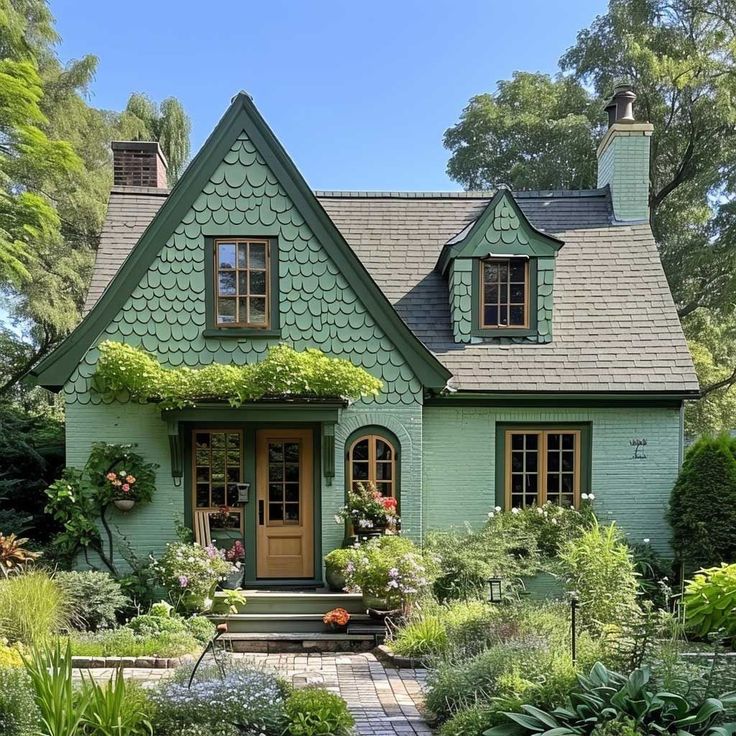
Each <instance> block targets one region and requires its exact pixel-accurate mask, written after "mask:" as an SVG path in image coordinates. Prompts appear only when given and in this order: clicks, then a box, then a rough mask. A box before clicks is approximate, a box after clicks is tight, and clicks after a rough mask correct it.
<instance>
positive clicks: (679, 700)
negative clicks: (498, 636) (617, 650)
mask: <svg viewBox="0 0 736 736" xmlns="http://www.w3.org/2000/svg"><path fill="white" fill-rule="evenodd" d="M649 680H650V672H649V669H648V668H641V669H637V670H634V671H633V672H632V673H631V674H630V675H629V676H628V677H626V676H624V675H620V674H618V673H615V672H611V671H609V670H607V669H606V668H605V667H604V666H603V665H602V664H601V663H600V662H599V663H597V664H596V665H595V666H594V667H593V669H592V670H591V671H590V674H589V675H588V676H587V677H582V676H581V677H580V678H579V687H577V688H575V692H574V693H573V694H571V696H570V697H569V698H568V700H567V702H566V704H565V707H564V708H555V709H554V710H551V711H548V710H545V709H540V708H536V707H534V706H531V705H523V706H522V707H521V709H520V710H521V712H520V713H517V712H509V713H506V716H507V722H506V723H504V724H501V725H498V726H494V727H493V728H491V729H489V730H488V731H487V732H486V736H525V735H526V734H538V733H542V732H545V733H550V732H554V733H560V734H565V733H568V734H582V733H591V732H593V733H595V732H596V731H595V729H596V728H601V732H602V733H604V734H606V735H607V736H630V735H631V734H634V733H636V734H639V733H645V734H649V733H658V734H666V733H678V734H688V735H690V736H706V734H717V733H721V734H723V733H725V734H728V733H732V732H733V731H732V730H731V729H729V728H727V729H726V730H725V731H719V730H718V727H719V726H720V724H722V723H723V721H724V716H725V713H726V708H727V707H728V706H732V705H733V704H734V703H736V693H731V694H730V695H727V696H722V698H720V699H717V698H711V699H708V700H706V701H703V702H693V703H690V702H688V701H687V700H686V699H685V698H683V697H681V696H679V695H675V694H674V693H667V692H660V693H657V692H654V691H653V690H652V689H651V688H650V687H649V686H648V684H649ZM610 721H618V722H619V723H618V724H616V725H615V726H613V725H608V722H610Z"/></svg>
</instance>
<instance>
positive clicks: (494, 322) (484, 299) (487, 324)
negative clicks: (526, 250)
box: [480, 258, 529, 329]
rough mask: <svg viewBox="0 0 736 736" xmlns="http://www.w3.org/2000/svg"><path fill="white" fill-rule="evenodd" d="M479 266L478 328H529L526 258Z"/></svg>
mask: <svg viewBox="0 0 736 736" xmlns="http://www.w3.org/2000/svg"><path fill="white" fill-rule="evenodd" d="M480 267H481V279H480V280H481V294H480V327H482V328H488V329H499V328H501V329H502V328H514V327H517V328H524V327H528V326H529V320H528V317H529V315H528V312H529V308H528V299H529V261H528V259H526V258H491V259H488V260H484V261H481V263H480Z"/></svg>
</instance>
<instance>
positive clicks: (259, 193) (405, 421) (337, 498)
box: [64, 135, 422, 554]
mask: <svg viewBox="0 0 736 736" xmlns="http://www.w3.org/2000/svg"><path fill="white" fill-rule="evenodd" d="M235 235H245V236H247V235H260V236H268V237H271V238H275V239H277V241H278V245H279V296H280V324H281V337H280V338H242V337H241V338H234V337H203V334H202V333H203V331H204V330H205V327H206V322H207V319H206V311H205V302H206V300H205V290H206V288H207V285H206V282H205V276H204V272H205V268H204V259H205V257H206V256H205V247H204V246H205V238H207V237H217V236H223V237H231V236H235ZM104 339H112V340H120V341H123V342H126V343H129V344H133V345H141V346H143V347H144V348H145V349H147V350H149V351H150V352H152V353H154V354H156V355H158V356H159V358H160V360H161V361H162V362H164V363H165V364H166V365H170V366H180V365H186V366H191V367H197V366H202V365H208V364H210V363H212V362H219V363H235V364H245V363H249V362H253V361H255V360H258V359H259V358H260V357H262V356H263V355H264V354H265V352H266V350H267V348H268V346H269V345H274V344H277V343H278V342H281V341H283V342H287V343H288V344H290V345H292V346H293V347H295V348H296V349H298V350H301V349H305V348H308V347H319V348H320V349H322V350H324V351H325V352H326V353H328V354H330V355H334V356H338V357H342V358H347V359H348V360H350V361H352V362H353V363H354V364H356V365H360V366H362V367H364V368H365V369H366V370H368V371H369V372H371V373H372V374H374V375H376V376H378V377H380V378H381V379H382V380H383V381H384V390H383V391H382V392H381V394H380V395H379V396H378V397H376V399H375V400H371V401H360V402H357V403H356V404H355V405H354V406H352V407H350V408H349V409H347V410H346V411H345V412H344V414H343V417H344V419H343V422H342V423H341V424H340V425H339V426H338V427H337V430H336V435H337V437H336V477H335V478H334V481H333V482H332V484H331V485H327V482H326V480H325V479H323V483H322V527H323V535H324V551H329V550H330V549H332V548H333V547H334V546H338V545H339V544H340V543H341V542H342V528H341V527H339V526H338V525H337V524H335V522H334V518H333V517H334V514H335V513H336V511H337V509H338V508H339V507H340V506H341V505H342V503H343V502H344V482H345V480H344V463H343V462H342V458H343V457H344V448H343V443H344V438H345V437H347V435H348V434H349V433H350V432H351V431H353V430H354V429H356V428H357V427H359V426H362V425H363V424H378V425H381V426H385V427H387V428H388V429H390V430H391V431H392V432H394V434H396V435H397V437H398V438H399V440H400V441H401V463H402V479H406V480H405V482H403V483H402V499H404V503H405V508H406V509H407V513H406V515H405V526H406V529H407V533H409V534H411V535H412V536H415V537H417V538H418V537H419V536H420V534H421V530H420V520H421V485H420V478H421V402H422V386H421V385H420V383H419V381H418V380H417V378H416V377H415V375H414V374H413V372H412V370H411V369H410V368H409V367H408V365H407V363H406V361H405V359H404V358H403V356H402V355H401V354H400V353H399V352H398V350H397V349H396V348H395V347H394V345H393V344H392V342H391V340H390V339H389V338H388V337H387V336H386V334H385V332H384V330H383V329H382V327H381V326H380V325H379V324H377V322H376V321H375V320H374V319H373V318H372V317H371V315H370V314H369V313H368V312H367V310H366V309H365V307H364V306H363V304H362V303H361V302H360V300H359V299H358V297H357V296H356V293H355V291H354V290H353V289H352V288H351V287H350V285H349V284H348V283H347V281H346V279H345V278H344V277H343V275H342V274H341V273H340V272H339V270H338V268H337V266H336V265H335V263H334V262H333V261H332V260H331V259H330V257H329V256H328V255H327V253H326V252H325V250H324V248H322V246H321V245H320V243H319V242H318V241H317V240H316V238H315V237H314V235H313V234H312V232H311V230H310V229H309V227H308V226H307V225H306V223H305V222H304V220H303V219H302V217H301V216H300V214H299V213H298V212H297V211H296V209H295V208H294V206H293V204H292V202H291V201H290V199H289V198H288V197H287V196H286V193H285V192H284V190H283V189H282V187H281V186H280V185H279V183H278V182H277V181H276V179H275V177H274V176H273V174H272V173H271V171H270V170H269V169H268V167H267V166H266V163H265V161H264V160H263V159H262V158H261V157H260V155H259V154H258V153H256V151H255V149H254V147H253V146H252V144H251V143H250V141H249V140H248V139H247V138H246V137H245V136H244V135H241V136H240V138H239V139H238V140H237V141H236V142H235V144H234V145H233V146H232V148H231V150H230V152H229V153H228V154H227V156H226V157H225V161H224V162H223V163H222V164H221V165H220V166H219V167H218V168H217V170H216V172H215V173H214V174H213V176H212V177H211V178H210V180H209V182H208V183H207V185H206V186H205V187H204V190H203V192H202V193H201V194H200V196H199V197H197V199H196V201H195V202H194V204H193V205H192V207H191V208H190V210H189V211H188V212H187V213H186V215H185V216H184V217H183V219H182V222H181V224H180V225H179V226H178V227H177V228H176V230H175V232H174V234H173V236H172V237H171V238H170V239H169V241H168V242H167V243H165V244H164V245H163V247H162V249H161V252H160V253H159V254H158V256H157V257H156V259H155V260H154V262H153V264H152V265H151V267H150V268H149V269H148V271H147V273H146V274H145V276H144V277H143V278H142V279H141V281H140V283H139V284H138V285H136V286H135V288H134V289H133V292H132V294H131V296H130V297H129V298H128V300H127V301H126V303H125V306H124V307H123V308H122V309H121V310H120V311H119V312H118V314H117V315H116V317H115V318H114V319H113V321H112V323H111V324H110V325H109V326H108V327H107V329H106V330H105V331H104V333H103V334H102V335H101V336H100V337H99V338H98V340H97V341H96V343H99V342H100V341H102V340H104ZM96 359H97V350H96V348H92V349H90V350H89V351H88V352H87V354H86V355H85V357H84V360H83V361H82V363H80V365H79V367H78V368H77V370H76V371H75V372H74V375H73V376H72V378H71V379H70V381H69V382H68V383H67V385H66V386H65V389H64V392H65V398H66V403H67V419H68V421H67V448H68V449H67V453H68V462H69V464H71V465H75V466H81V465H83V464H84V462H85V461H86V459H87V455H88V453H89V449H90V446H91V444H92V442H95V441H108V442H137V443H138V444H139V446H140V448H141V450H142V451H143V453H144V454H145V455H146V457H147V459H150V460H153V461H155V462H157V463H159V464H160V465H161V468H160V470H159V472H158V477H157V494H156V498H155V500H154V502H153V504H151V505H150V506H149V507H146V508H141V509H137V510H136V511H135V512H134V513H131V514H129V515H127V516H124V515H120V518H116V520H115V522H116V523H117V524H118V525H119V526H120V528H121V530H122V531H123V532H124V533H125V534H126V535H129V536H130V539H131V542H132V543H133V544H134V547H135V548H136V550H137V551H138V552H140V553H143V554H145V553H148V552H149V551H154V552H156V551H160V550H161V549H162V548H163V546H164V545H165V543H166V542H167V541H170V540H171V539H172V538H173V536H174V524H173V520H174V517H175V515H176V514H180V515H181V514H183V510H184V493H185V489H184V486H181V487H178V488H177V487H176V486H174V484H173V482H172V480H171V474H170V458H169V449H168V438H167V434H166V425H165V424H164V422H163V421H162V420H161V417H160V412H159V410H158V408H157V407H156V406H152V405H148V406H141V405H136V404H129V403H117V402H111V403H104V402H103V399H102V397H101V396H99V395H97V394H95V392H94V391H93V390H92V389H91V377H92V374H93V372H94V366H95V363H96ZM415 448H416V449H415Z"/></svg>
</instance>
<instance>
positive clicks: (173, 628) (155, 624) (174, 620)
mask: <svg viewBox="0 0 736 736" xmlns="http://www.w3.org/2000/svg"><path fill="white" fill-rule="evenodd" d="M125 628H126V629H130V630H131V631H133V632H134V633H135V634H138V635H139V636H142V637H147V638H152V637H157V636H160V635H161V634H181V635H188V636H192V637H194V638H195V639H196V640H197V641H198V642H200V643H201V644H206V643H207V642H208V641H209V640H210V639H211V638H212V637H213V635H214V633H215V625H214V624H213V623H212V622H211V621H210V620H209V619H207V618H205V617H204V616H192V617H191V618H183V617H182V616H177V615H173V616H155V615H153V614H145V615H143V616H136V617H135V618H134V619H131V620H130V621H129V622H128V623H127V624H125Z"/></svg>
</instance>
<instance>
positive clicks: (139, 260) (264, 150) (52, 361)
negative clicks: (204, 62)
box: [30, 92, 452, 390]
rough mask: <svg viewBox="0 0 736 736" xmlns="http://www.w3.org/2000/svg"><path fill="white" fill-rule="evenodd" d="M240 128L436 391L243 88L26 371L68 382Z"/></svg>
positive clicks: (406, 334)
mask: <svg viewBox="0 0 736 736" xmlns="http://www.w3.org/2000/svg"><path fill="white" fill-rule="evenodd" d="M243 131H245V133H246V135H247V136H248V138H249V139H250V140H251V141H252V143H253V145H254V146H255V147H256V150H257V151H258V153H259V154H260V155H261V156H262V157H263V159H264V160H265V161H266V164H267V165H268V166H269V168H270V169H271V171H272V172H273V174H274V176H275V177H276V178H277V179H278V181H279V183H280V184H281V186H282V187H283V188H284V190H285V191H286V193H287V195H288V196H289V197H290V198H291V200H292V202H293V203H294V206H295V207H296V209H297V210H298V211H299V213H300V214H301V216H302V217H303V218H304V220H305V222H306V223H307V225H308V226H309V228H310V229H311V230H312V232H313V233H314V236H315V238H316V239H317V240H318V241H319V242H320V243H321V245H322V246H323V247H324V248H325V250H326V251H327V253H328V254H329V256H330V257H331V258H332V259H333V260H334V262H335V265H336V266H337V267H338V269H339V270H340V272H341V273H342V275H343V277H344V278H345V279H346V280H347V282H348V283H349V284H350V286H351V287H352V288H353V290H354V291H355V293H356V294H357V296H358V298H359V299H360V301H361V302H362V304H363V306H364V307H365V308H366V310H367V311H368V312H369V314H371V316H372V317H373V319H375V320H376V322H377V323H378V324H379V325H380V326H381V328H382V329H383V330H384V332H385V333H386V336H387V337H388V338H389V339H390V340H391V342H393V344H394V345H395V346H396V348H397V350H399V352H400V353H401V354H402V355H403V357H404V359H405V360H406V362H407V364H408V365H409V367H410V368H411V370H412V371H413V372H414V375H415V376H416V377H417V379H418V380H419V381H420V382H421V383H422V385H423V386H424V387H425V388H428V389H442V388H444V387H445V385H446V384H447V381H448V380H449V379H450V377H451V375H452V374H451V373H450V372H449V371H448V370H447V369H446V368H445V367H444V366H443V365H442V364H441V363H440V362H439V361H438V360H437V358H436V357H435V356H434V355H432V353H431V352H430V351H429V350H428V349H427V348H426V347H425V345H424V344H423V343H422V342H420V340H419V339H418V338H417V337H416V335H414V333H412V332H411V330H410V329H409V328H408V327H407V326H406V324H405V323H404V322H403V321H402V320H401V318H400V317H399V315H398V314H397V313H396V311H395V310H394V308H393V307H392V306H391V304H390V302H389V301H388V299H387V298H386V297H385V295H384V294H383V292H382V291H381V290H380V288H379V287H378V285H377V284H376V282H375V281H374V280H373V278H372V277H371V276H370V274H369V273H368V271H367V270H366V268H365V266H363V264H362V263H361V262H360V260H359V259H358V257H357V256H356V255H355V253H353V251H352V250H351V248H350V246H349V245H348V244H347V242H346V241H345V239H344V238H343V237H342V235H341V234H340V232H339V231H338V229H337V228H336V227H335V225H334V223H333V222H332V220H330V218H329V217H328V215H327V213H326V212H325V211H324V209H323V208H322V205H321V204H320V203H319V202H318V201H317V199H316V197H315V196H314V194H313V193H312V191H311V190H310V189H309V187H308V186H307V183H306V182H305V181H304V178H303V177H302V175H301V174H300V173H299V171H298V170H297V168H296V166H294V163H293V161H292V160H291V159H290V158H289V155H288V154H287V153H286V151H285V150H284V148H283V146H282V145H281V144H280V143H279V141H278V140H277V139H276V136H275V135H274V134H273V132H272V131H271V129H270V128H269V127H268V124H267V123H266V121H265V120H264V119H263V117H262V116H261V114H260V113H259V112H258V110H257V109H256V107H255V105H254V104H253V101H252V100H251V98H250V97H249V96H248V95H247V94H245V93H244V92H240V93H239V94H238V95H237V96H236V97H235V98H234V99H233V102H232V104H231V105H230V107H229V108H228V109H227V111H226V112H225V114H224V115H223V117H222V119H221V120H220V122H219V123H218V124H217V126H216V127H215V129H214V130H213V131H212V133H211V134H210V136H209V138H208V139H207V140H206V142H205V144H204V145H203V146H202V148H201V149H200V151H199V153H198V154H197V155H196V156H195V157H194V159H193V160H192V162H191V164H190V165H189V166H188V167H187V170H186V171H185V172H184V175H183V176H182V177H181V179H180V180H179V182H178V183H177V184H176V186H175V187H174V189H173V190H172V191H171V194H170V195H169V197H168V198H167V200H166V201H165V202H164V204H163V206H162V207H161V209H160V210H159V212H158V214H157V215H156V216H155V217H154V218H153V221H152V222H151V223H150V225H149V226H148V227H147V228H146V230H145V231H144V233H143V235H142V236H141V238H140V240H139V241H138V243H137V244H136V246H135V247H134V248H133V250H132V251H131V252H130V254H129V255H128V257H127V258H126V259H125V261H124V262H123V265H122V266H121V267H120V269H119V270H118V272H117V274H116V275H115V277H114V278H113V280H112V281H111V282H110V284H109V285H108V287H107V289H106V290H105V291H104V293H103V294H102V296H101V297H100V299H99V301H98V302H97V304H95V306H94V307H93V309H92V310H91V311H90V312H89V314H88V315H87V316H86V317H85V318H84V319H83V320H82V321H81V322H80V323H79V325H77V327H76V328H75V329H74V331H73V332H72V333H71V334H70V335H69V336H68V337H67V338H66V339H65V340H64V342H62V343H61V345H59V347H58V348H56V350H54V352H52V353H51V354H50V355H48V356H47V357H46V358H44V359H43V360H42V361H41V362H40V363H39V364H38V365H37V366H36V367H35V368H33V369H32V370H31V371H30V376H31V377H33V378H34V379H35V382H36V383H37V384H39V385H41V386H45V387H46V388H50V389H52V390H59V389H60V388H61V387H62V386H63V385H64V384H65V383H66V382H67V380H69V378H70V377H71V375H72V373H73V372H74V370H75V369H76V367H77V365H79V363H80V361H81V360H82V358H83V357H84V354H85V353H86V352H87V350H88V349H89V348H90V347H91V346H92V345H93V344H94V341H95V340H96V339H97V338H98V337H99V335H100V334H102V332H103V331H104V330H105V328H106V327H107V326H108V325H109V324H110V323H111V322H112V321H113V319H114V318H115V315H116V314H117V313H118V312H119V311H120V310H121V309H122V308H123V306H124V305H125V302H126V300H127V299H128V297H129V296H130V294H131V293H132V291H133V289H134V288H135V286H136V284H138V283H139V282H140V280H141V278H143V275H144V274H145V273H146V271H147V270H148V268H149V267H150V266H151V264H152V263H153V261H154V259H155V258H156V255H157V254H158V253H159V251H160V249H161V247H162V246H163V244H164V243H166V242H167V241H168V240H169V238H170V237H171V235H172V234H173V232H174V230H175V229H176V227H177V225H178V224H179V223H180V222H181V220H182V218H183V217H184V215H185V214H186V211H187V210H188V209H189V207H191V205H192V203H193V202H194V200H195V199H196V197H197V196H198V195H199V193H200V192H201V191H202V189H203V188H204V186H205V184H206V183H207V181H208V180H209V178H210V177H211V176H212V174H213V173H214V171H215V169H216V168H217V166H219V164H220V163H221V161H222V160H223V158H224V157H225V154H226V153H227V152H228V150H229V149H230V147H231V146H232V144H233V142H234V141H235V140H236V139H237V138H238V136H239V135H240V134H241V133H242V132H243Z"/></svg>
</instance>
